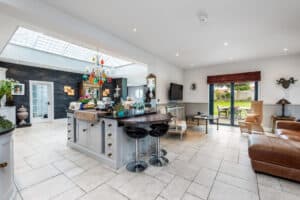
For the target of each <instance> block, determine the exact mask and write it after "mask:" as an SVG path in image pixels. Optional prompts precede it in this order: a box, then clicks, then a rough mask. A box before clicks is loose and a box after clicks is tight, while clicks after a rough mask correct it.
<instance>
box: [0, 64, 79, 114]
mask: <svg viewBox="0 0 300 200" xmlns="http://www.w3.org/2000/svg"><path fill="white" fill-rule="evenodd" d="M0 66H1V67H4V68H7V69H8V70H7V73H6V77H7V78H13V79H15V80H17V81H19V82H20V83H24V84H25V95H24V96H14V101H15V103H16V107H17V108H19V107H20V106H21V105H22V104H23V105H24V106H26V107H27V108H28V112H29V80H36V81H49V82H53V83H54V118H55V119H59V118H65V117H66V109H67V108H68V106H69V102H71V101H76V100H78V98H79V93H78V91H79V83H80V82H81V80H82V79H81V74H78V73H70V72H63V71H58V70H49V69H42V68H37V67H30V66H25V65H19V64H13V63H6V62H0ZM65 85H69V86H71V87H72V88H73V89H75V96H68V95H67V94H66V93H64V86H65Z"/></svg>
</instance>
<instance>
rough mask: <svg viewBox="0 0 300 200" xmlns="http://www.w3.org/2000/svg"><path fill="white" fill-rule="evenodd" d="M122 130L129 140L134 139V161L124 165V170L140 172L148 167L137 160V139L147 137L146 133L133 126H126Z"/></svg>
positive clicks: (144, 130)
mask: <svg viewBox="0 0 300 200" xmlns="http://www.w3.org/2000/svg"><path fill="white" fill-rule="evenodd" d="M124 129H125V132H126V134H127V135H128V136H129V137H130V138H133V139H135V160H134V161H132V162H130V163H128V164H127V165H126V169H127V170H128V171H131V172H142V171H144V170H145V169H146V168H147V167H148V165H147V163H146V162H144V161H142V160H140V158H139V139H141V138H144V137H146V136H147V135H148V131H147V130H146V129H143V128H138V127H134V126H128V127H125V128H124Z"/></svg>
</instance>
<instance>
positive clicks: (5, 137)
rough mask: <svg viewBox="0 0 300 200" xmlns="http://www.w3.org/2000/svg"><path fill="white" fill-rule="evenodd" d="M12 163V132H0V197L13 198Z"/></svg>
mask: <svg viewBox="0 0 300 200" xmlns="http://www.w3.org/2000/svg"><path fill="white" fill-rule="evenodd" d="M13 163H14V159H13V139H12V132H9V133H5V134H2V135H1V133H0V199H13V198H14V196H15V194H16V187H15V184H14V177H13V174H14V164H13Z"/></svg>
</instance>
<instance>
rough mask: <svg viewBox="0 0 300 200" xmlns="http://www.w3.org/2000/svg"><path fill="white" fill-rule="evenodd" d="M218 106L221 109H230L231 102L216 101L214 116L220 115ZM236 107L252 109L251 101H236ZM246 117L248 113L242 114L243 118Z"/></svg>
mask: <svg viewBox="0 0 300 200" xmlns="http://www.w3.org/2000/svg"><path fill="white" fill-rule="evenodd" d="M217 106H220V107H230V101H214V115H218V109H217ZM234 106H235V107H237V106H238V107H246V108H250V107H251V101H235V102H234ZM244 115H246V113H244V112H243V113H242V116H244Z"/></svg>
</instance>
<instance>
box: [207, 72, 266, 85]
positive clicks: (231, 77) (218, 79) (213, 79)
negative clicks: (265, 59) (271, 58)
mask: <svg viewBox="0 0 300 200" xmlns="http://www.w3.org/2000/svg"><path fill="white" fill-rule="evenodd" d="M260 80H261V75H260V71H256V72H246V73H237V74H223V75H216V76H207V83H208V84H214V83H231V82H248V81H260Z"/></svg>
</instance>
